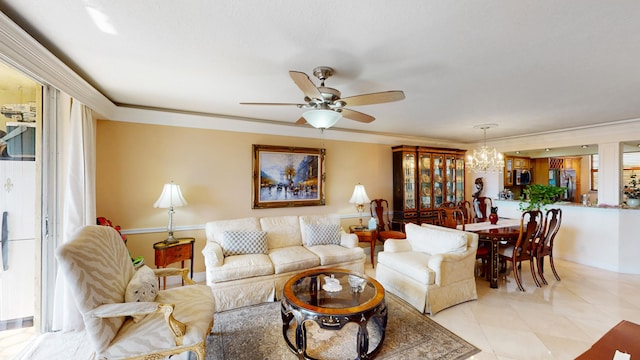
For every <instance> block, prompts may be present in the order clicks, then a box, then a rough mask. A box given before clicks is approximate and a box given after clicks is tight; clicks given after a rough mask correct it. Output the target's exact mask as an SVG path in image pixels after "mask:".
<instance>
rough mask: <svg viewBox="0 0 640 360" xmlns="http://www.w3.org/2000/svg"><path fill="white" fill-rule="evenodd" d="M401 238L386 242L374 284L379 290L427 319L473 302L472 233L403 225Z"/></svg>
mask: <svg viewBox="0 0 640 360" xmlns="http://www.w3.org/2000/svg"><path fill="white" fill-rule="evenodd" d="M405 231H406V234H407V238H406V239H404V240H391V239H389V240H386V241H385V242H384V251H381V252H379V253H378V264H377V266H376V280H378V281H379V282H380V283H381V284H382V286H384V288H385V290H387V291H389V292H391V293H393V294H395V295H398V296H399V297H401V298H402V299H404V300H405V301H407V302H408V303H409V304H411V305H412V306H413V307H415V308H416V309H418V310H419V311H421V312H423V313H429V314H431V315H433V314H435V313H437V312H438V311H440V310H442V309H445V308H447V307H450V306H453V305H456V304H459V303H462V302H465V301H469V300H475V299H477V298H478V294H477V292H476V282H475V273H474V268H475V263H476V250H477V248H478V234H474V233H470V232H465V231H460V230H455V229H449V228H445V227H440V226H435V225H428V224H422V226H418V225H415V224H407V225H406V226H405Z"/></svg>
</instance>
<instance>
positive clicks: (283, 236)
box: [260, 215, 302, 249]
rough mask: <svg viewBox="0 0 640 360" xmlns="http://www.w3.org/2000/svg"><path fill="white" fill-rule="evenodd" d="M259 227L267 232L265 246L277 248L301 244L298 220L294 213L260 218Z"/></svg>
mask: <svg viewBox="0 0 640 360" xmlns="http://www.w3.org/2000/svg"><path fill="white" fill-rule="evenodd" d="M260 227H262V230H264V231H266V232H267V246H268V248H269V249H278V248H283V247H287V246H300V245H302V235H301V234H300V222H299V221H298V217H297V216H296V215H289V216H271V217H263V218H260Z"/></svg>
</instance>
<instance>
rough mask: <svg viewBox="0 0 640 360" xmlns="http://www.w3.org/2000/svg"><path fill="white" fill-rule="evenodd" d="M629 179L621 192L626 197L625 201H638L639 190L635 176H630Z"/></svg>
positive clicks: (639, 196) (639, 197)
mask: <svg viewBox="0 0 640 360" xmlns="http://www.w3.org/2000/svg"><path fill="white" fill-rule="evenodd" d="M630 178H631V181H629V185H625V186H624V190H623V192H624V194H625V195H627V199H640V188H638V181H637V180H636V174H632V175H631V176H630Z"/></svg>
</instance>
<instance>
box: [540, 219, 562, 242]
mask: <svg viewBox="0 0 640 360" xmlns="http://www.w3.org/2000/svg"><path fill="white" fill-rule="evenodd" d="M561 223H562V210H561V209H549V210H547V212H546V213H545V215H544V225H543V229H542V231H541V232H540V234H541V235H540V241H539V243H538V247H539V248H541V249H542V250H543V251H544V250H548V249H551V248H553V240H554V239H555V237H556V235H557V234H558V230H560V224H561Z"/></svg>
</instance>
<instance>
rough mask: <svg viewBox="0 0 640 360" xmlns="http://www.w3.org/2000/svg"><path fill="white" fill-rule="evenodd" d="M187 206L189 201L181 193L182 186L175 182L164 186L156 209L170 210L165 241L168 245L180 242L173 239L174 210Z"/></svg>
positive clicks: (154, 205)
mask: <svg viewBox="0 0 640 360" xmlns="http://www.w3.org/2000/svg"><path fill="white" fill-rule="evenodd" d="M185 205H187V200H185V198H184V196H182V191H180V185H176V184H174V183H173V181H172V182H171V183H169V184H164V187H163V188H162V193H161V194H160V197H159V198H158V200H156V202H155V204H153V207H154V208H162V209H169V225H167V232H168V233H169V235H168V237H167V239H166V240H165V241H164V242H165V243H167V244H172V243H176V242H178V240H176V239H175V238H174V237H173V213H174V211H173V208H174V207H180V206H185Z"/></svg>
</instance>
